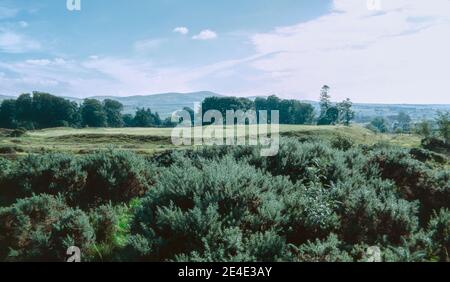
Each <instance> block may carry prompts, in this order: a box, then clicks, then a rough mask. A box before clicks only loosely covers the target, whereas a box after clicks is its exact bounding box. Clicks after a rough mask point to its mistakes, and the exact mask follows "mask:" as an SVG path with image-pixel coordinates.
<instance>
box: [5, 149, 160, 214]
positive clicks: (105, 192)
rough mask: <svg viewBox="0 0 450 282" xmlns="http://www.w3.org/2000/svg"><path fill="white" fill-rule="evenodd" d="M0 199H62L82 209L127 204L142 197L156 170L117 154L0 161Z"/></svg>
mask: <svg viewBox="0 0 450 282" xmlns="http://www.w3.org/2000/svg"><path fill="white" fill-rule="evenodd" d="M0 165H1V166H4V167H5V170H7V169H8V173H0V187H2V188H1V189H0V198H1V199H3V201H4V202H5V203H9V204H11V203H13V202H14V201H15V199H17V198H24V197H30V196H32V194H44V193H45V194H49V195H58V194H61V195H63V196H64V198H65V199H66V201H67V202H68V203H69V204H70V205H71V206H74V207H76V206H79V207H82V208H83V209H87V208H89V207H96V206H98V205H101V204H107V203H109V202H110V201H111V202H113V203H121V202H128V201H130V200H131V199H133V198H135V197H139V196H142V195H143V194H144V193H145V192H146V191H147V190H148V189H149V187H151V185H152V184H153V183H154V181H155V176H156V168H155V167H154V165H152V164H151V163H148V162H147V161H145V160H144V159H143V158H141V157H138V156H136V155H134V154H132V153H128V152H121V151H112V150H109V151H106V152H98V153H94V154H91V155H87V156H83V157H76V156H72V155H64V154H47V155H38V156H36V155H30V156H28V157H25V158H23V159H20V160H19V161H17V162H14V163H12V164H11V163H10V162H7V161H0Z"/></svg>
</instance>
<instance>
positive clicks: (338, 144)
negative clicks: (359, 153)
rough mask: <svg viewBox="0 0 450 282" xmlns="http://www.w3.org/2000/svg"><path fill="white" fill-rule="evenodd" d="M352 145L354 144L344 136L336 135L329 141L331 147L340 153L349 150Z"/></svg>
mask: <svg viewBox="0 0 450 282" xmlns="http://www.w3.org/2000/svg"><path fill="white" fill-rule="evenodd" d="M354 144H355V143H354V142H353V140H352V139H350V138H349V137H346V136H344V135H337V136H335V137H334V138H333V139H331V146H332V147H333V148H335V149H338V150H342V151H347V150H350V149H351V148H352V147H353V146H354Z"/></svg>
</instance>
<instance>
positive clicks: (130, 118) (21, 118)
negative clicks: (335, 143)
mask: <svg viewBox="0 0 450 282" xmlns="http://www.w3.org/2000/svg"><path fill="white" fill-rule="evenodd" d="M329 90H330V88H329V87H328V86H324V87H323V88H322V93H321V102H320V108H321V111H320V113H319V116H318V117H316V113H315V110H314V107H313V106H312V105H311V104H308V103H302V102H300V101H298V100H284V99H280V98H278V97H277V96H270V97H268V98H256V99H255V100H254V101H253V100H250V99H247V98H237V97H210V98H206V99H205V100H204V101H203V102H202V112H201V113H202V114H204V113H206V112H207V111H209V110H217V111H219V112H221V113H222V115H223V116H224V117H225V116H226V112H227V111H229V110H234V111H237V110H242V111H244V112H245V111H248V110H255V111H256V112H259V111H262V110H265V111H269V112H270V111H275V110H276V111H279V113H280V120H279V123H280V124H316V123H317V124H318V125H335V124H339V123H341V124H345V125H349V124H350V122H351V121H352V120H353V118H354V112H353V111H352V103H351V101H350V100H349V99H347V100H345V101H343V102H341V103H337V104H334V103H332V102H331V98H330V96H329V94H328V93H329ZM183 110H185V111H187V112H189V114H190V116H191V119H194V118H195V116H196V113H195V112H194V110H192V109H191V108H187V107H186V108H184V109H183ZM122 112H123V105H122V104H121V103H120V102H118V101H116V100H111V99H106V100H104V101H99V100H96V99H85V100H84V101H83V103H82V104H81V105H79V104H78V103H76V102H73V101H70V100H67V99H64V98H61V97H57V96H53V95H51V94H48V93H41V92H33V93H32V94H22V95H20V96H19V97H18V98H17V99H15V100H14V99H9V100H4V101H3V102H2V103H1V105H0V128H10V129H15V128H23V129H27V130H33V129H42V128H50V127H75V128H78V127H116V128H118V127H174V126H176V124H177V123H173V122H172V119H171V117H168V118H166V119H164V120H163V119H161V117H160V116H159V114H158V113H157V112H152V111H151V109H146V108H141V109H138V110H137V111H136V113H135V115H130V114H125V115H124V114H122ZM202 116H203V115H202ZM268 122H271V120H270V115H269V120H268Z"/></svg>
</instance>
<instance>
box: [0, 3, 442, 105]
mask: <svg viewBox="0 0 450 282" xmlns="http://www.w3.org/2000/svg"><path fill="white" fill-rule="evenodd" d="M374 1H380V5H379V7H375V8H374V7H370V5H367V3H366V1H365V0H335V1H332V0H314V1H306V0H304V1H303V0H277V1H273V0H242V1H237V0H227V1H225V0H189V1H186V0H151V1H149V0H132V1H130V0H81V10H80V11H69V10H68V9H67V8H66V0H42V1H28V0H0V94H5V95H8V94H9V95H18V94H20V93H23V92H30V91H33V90H40V91H47V92H51V93H54V94H57V95H64V96H77V97H87V96H93V95H116V96H126V95H144V94H152V93H161V92H172V91H177V92H190V91H199V90H210V91H216V92H219V93H222V94H228V95H243V96H249V95H268V94H274V93H275V94H278V95H279V96H281V97H286V98H297V99H316V98H317V96H318V93H319V90H320V87H321V85H323V84H328V85H330V86H331V87H332V90H333V94H334V96H335V98H336V99H343V98H346V97H350V98H352V99H353V100H355V101H358V102H387V103H399V102H404V103H412V102H417V103H450V98H449V97H450V95H449V94H447V93H446V94H443V93H442V91H439V90H440V89H441V86H438V85H439V84H441V83H444V82H445V80H446V79H447V78H448V77H447V76H448V75H443V73H445V71H446V70H447V68H446V66H445V65H448V64H449V63H450V62H449V59H448V58H449V55H448V53H447V52H448V51H446V50H449V49H450V48H448V49H447V47H450V46H449V45H450V44H449V39H446V38H445V37H443V36H442V35H443V34H449V31H450V29H449V26H450V25H449V24H450V9H449V8H450V7H449V3H450V1H447V0H431V1H426V2H427V3H433V4H428V5H426V4H422V3H423V2H424V1H420V0H409V1H408V0H390V1H386V0H374ZM446 32H447V33H446ZM447 73H448V72H447ZM424 93H426V94H424Z"/></svg>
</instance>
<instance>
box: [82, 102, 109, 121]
mask: <svg viewBox="0 0 450 282" xmlns="http://www.w3.org/2000/svg"><path fill="white" fill-rule="evenodd" d="M81 117H82V125H83V126H89V127H106V125H107V124H108V120H107V115H106V112H105V110H104V108H103V105H102V103H101V102H100V101H98V100H95V99H86V100H84V102H83V105H82V106H81Z"/></svg>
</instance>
